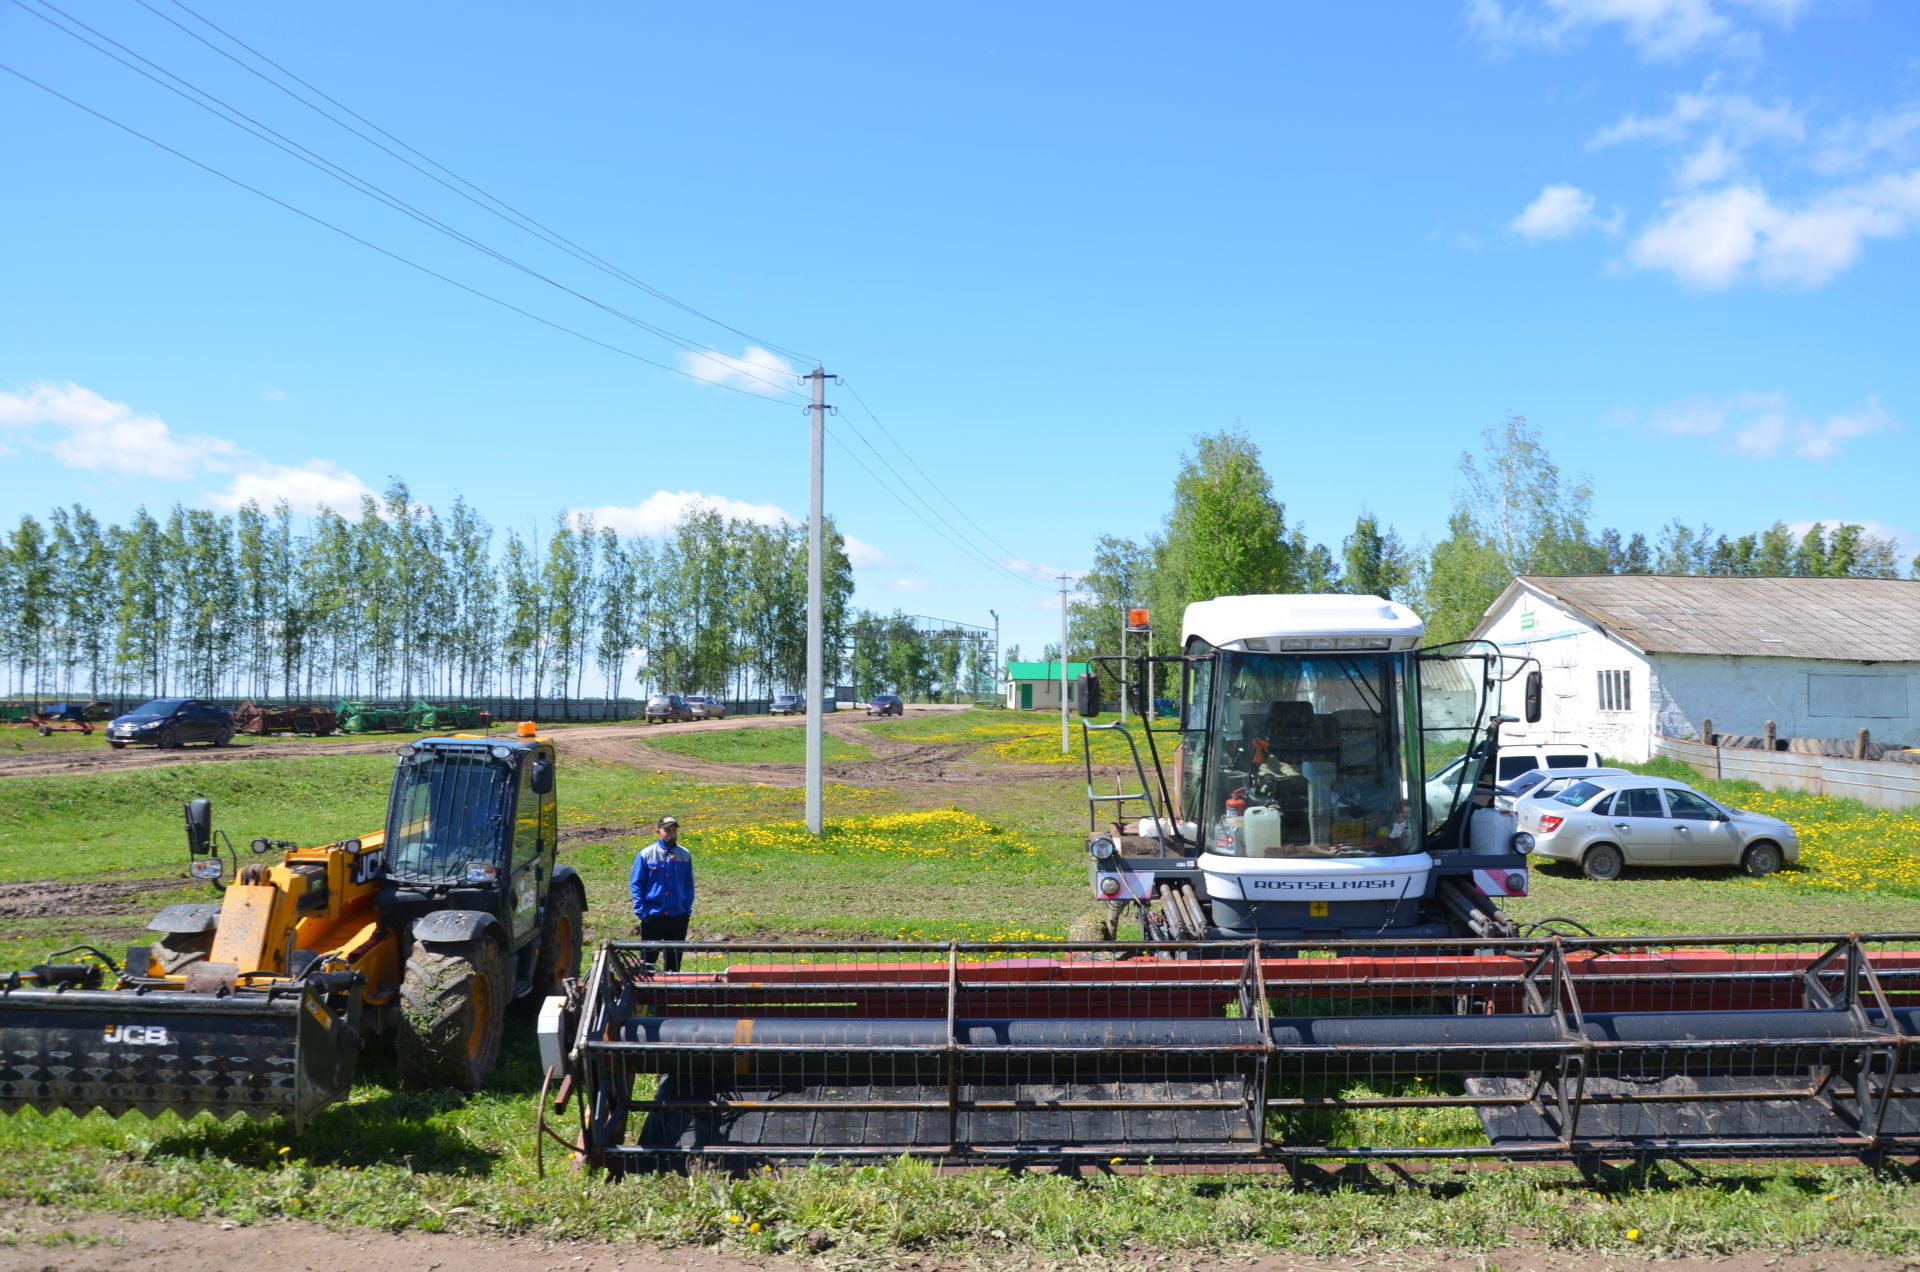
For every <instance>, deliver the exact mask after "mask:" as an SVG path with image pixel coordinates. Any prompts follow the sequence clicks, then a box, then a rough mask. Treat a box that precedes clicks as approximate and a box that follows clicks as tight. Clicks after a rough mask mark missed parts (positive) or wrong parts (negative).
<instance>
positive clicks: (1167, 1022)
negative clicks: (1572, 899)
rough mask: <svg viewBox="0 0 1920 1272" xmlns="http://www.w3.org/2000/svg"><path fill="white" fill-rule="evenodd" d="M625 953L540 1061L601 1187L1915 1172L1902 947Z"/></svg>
mask: <svg viewBox="0 0 1920 1272" xmlns="http://www.w3.org/2000/svg"><path fill="white" fill-rule="evenodd" d="M643 948H644V947H643V946H641V945H640V944H638V943H626V942H611V943H608V944H607V945H604V946H602V947H601V949H600V951H599V953H598V955H597V957H596V958H595V960H594V965H593V968H592V970H591V972H590V973H589V976H588V978H587V982H586V985H585V989H584V993H583V996H582V998H581V999H580V1001H579V1011H578V1015H577V1020H578V1028H577V1031H576V1032H575V1034H574V1036H573V1039H572V1040H571V1043H570V1051H569V1054H568V1057H567V1063H568V1070H569V1074H570V1075H571V1076H572V1078H573V1079H574V1084H575V1086H574V1089H575V1090H577V1091H578V1093H579V1095H580V1097H581V1098H582V1099H583V1100H584V1105H583V1108H582V1111H581V1116H582V1118H583V1121H584V1124H585V1126H584V1139H583V1141H582V1144H583V1147H584V1150H585V1156H586V1157H587V1159H588V1160H589V1161H590V1162H592V1163H593V1164H596V1165H600V1166H603V1167H607V1168H610V1169H615V1170H622V1169H661V1168H680V1167H683V1166H685V1165H686V1164H688V1163H689V1162H691V1161H693V1160H696V1159H709V1160H714V1161H718V1162H722V1163H726V1164H728V1165H732V1166H746V1165H751V1164H757V1163H760V1162H763V1161H775V1160H795V1159H807V1158H814V1157H823V1158H830V1159H848V1160H859V1159H871V1158H874V1157H881V1156H897V1155H900V1154H911V1155H916V1156H924V1157H932V1158H939V1159H944V1160H950V1161H955V1162H973V1163H996V1164H1002V1165H1010V1164H1018V1163H1054V1164H1071V1163H1075V1162H1079V1163H1082V1164H1087V1163H1106V1162H1110V1161H1111V1160H1112V1159H1115V1158H1124V1159H1126V1160H1128V1161H1135V1162H1140V1161H1147V1160H1152V1161H1153V1162H1155V1163H1158V1164H1173V1163H1182V1162H1185V1163H1196V1164H1199V1163H1212V1164H1214V1165H1216V1166H1219V1165H1229V1164H1232V1163H1236V1162H1237V1163H1244V1164H1251V1163H1257V1162H1262V1161H1266V1162H1277V1161H1286V1160H1297V1159H1302V1158H1367V1157H1497V1158H1518V1157H1530V1158H1562V1159H1567V1158H1581V1157H1595V1156H1647V1155H1672V1154H1688V1153H1727V1152H1739V1153H1742V1154H1744V1155H1753V1156H1761V1155H1821V1156H1824V1155H1829V1154H1862V1155H1865V1154H1875V1153H1884V1152H1888V1151H1906V1152H1910V1151H1914V1150H1916V1149H1920V936H1914V935H1904V936H1899V937H1873V938H1856V937H1833V936H1820V937H1765V938H1743V937H1714V938H1702V939H1700V940H1697V941H1684V942H1675V941H1669V940H1662V941H1652V940H1644V939H1636V940H1619V939H1613V940H1606V941H1598V940H1563V939H1554V940H1551V941H1548V942H1546V943H1544V944H1543V943H1542V942H1540V941H1538V940H1535V941H1489V940H1475V941H1471V942H1467V941H1457V940H1432V941H1409V942H1405V943H1402V944H1396V946H1395V947H1394V948H1392V949H1390V950H1382V949H1381V948H1380V947H1378V946H1366V945H1362V944H1360V943H1357V942H1344V943H1341V942H1336V943H1329V944H1328V945H1326V946H1317V947H1314V948H1313V949H1311V950H1306V949H1301V948H1299V947H1289V948H1286V949H1281V948H1277V947H1273V946H1265V945H1260V944H1256V943H1245V942H1239V943H1234V942H1208V943H1196V944H1193V945H1190V946H1187V947H1184V948H1182V949H1180V950H1178V951H1176V953H1177V954H1178V955H1179V956H1178V957H1167V956H1164V955H1165V954H1166V951H1165V950H1164V949H1161V950H1158V951H1155V950H1148V949H1146V948H1144V947H1139V946H1131V947H1129V946H1111V945H1098V946H1096V945H1084V946H1083V945H1060V944H1049V945H1045V946H1034V945H994V944H971V943H956V944H952V945H945V946H939V945H910V944H902V945H893V946H878V945H833V946H829V945H729V946H720V945H701V944H687V945H684V946H682V947H681V948H682V949H683V950H684V952H685V955H686V966H687V968H688V970H686V971H683V972H680V973H675V974H671V975H658V974H654V973H652V972H651V971H650V970H649V968H648V965H647V964H645V963H643V961H642V958H643V953H642V951H643ZM1156 952H1157V953H1159V954H1160V955H1162V956H1160V957H1156V956H1155V954H1156ZM1041 954H1044V957H1034V956H1035V955H1041ZM729 959H732V960H741V961H733V962H728V961H726V960H729ZM748 959H751V960H753V961H750V962H749V961H744V960H748ZM1416 1132H1418V1133H1416Z"/></svg>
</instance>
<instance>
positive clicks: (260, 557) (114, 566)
mask: <svg viewBox="0 0 1920 1272" xmlns="http://www.w3.org/2000/svg"><path fill="white" fill-rule="evenodd" d="M825 538H826V543H827V551H826V561H825V575H826V596H825V601H826V625H825V626H826V647H827V651H828V668H827V670H828V675H829V677H830V678H831V677H835V676H837V675H839V674H840V673H841V672H842V671H843V670H844V669H845V667H846V664H847V663H848V661H849V655H848V654H847V652H846V646H847V637H848V633H849V631H850V627H851V625H853V624H854V623H855V622H856V621H858V622H859V623H860V624H862V625H863V630H869V631H872V632H877V633H879V635H878V636H876V638H875V639H874V640H871V641H869V642H868V643H869V646H870V647H871V649H872V650H876V651H879V652H878V653H877V654H875V655H873V656H877V657H881V658H882V660H883V661H884V657H885V653H886V649H887V640H886V639H884V633H885V630H886V624H887V621H888V620H886V619H883V618H881V617H880V616H877V615H867V614H854V613H850V611H849V604H850V601H851V598H852V594H853V572H852V566H851V563H850V562H849V560H848V558H847V553H846V545H845V540H844V539H843V537H842V536H841V535H840V534H839V532H838V531H837V530H835V529H834V527H833V525H832V522H831V521H829V522H828V523H827V525H826V534H825ZM806 595H807V533H806V527H805V526H796V525H791V524H784V523H783V524H778V525H771V526H769V525H762V524H759V523H756V522H750V521H743V520H738V519H734V518H730V517H725V516H722V515H721V514H720V513H718V512H716V511H714V510H712V509H710V508H704V507H695V508H692V509H690V510H689V511H688V512H687V513H686V515H685V516H684V517H683V518H682V519H681V520H680V522H679V523H678V524H677V525H676V526H675V527H674V528H673V530H672V532H671V533H670V534H668V535H667V536H665V537H664V538H663V539H661V540H660V541H658V542H655V541H651V540H648V539H643V538H631V537H625V536H622V535H619V534H617V533H615V532H614V531H613V530H612V529H611V528H610V527H606V526H596V525H595V524H594V522H593V520H592V518H591V517H588V516H585V515H581V514H568V513H562V514H559V515H557V516H555V517H554V518H553V519H552V521H551V523H550V524H549V526H548V527H546V528H545V529H544V530H532V531H529V532H528V533H525V534H523V533H521V532H520V531H519V530H517V529H512V528H509V529H506V530H504V532H496V530H495V528H494V527H493V526H492V525H491V524H490V523H489V522H488V521H487V519H486V518H485V517H483V516H482V515H481V514H480V513H479V512H478V511H477V510H476V509H474V508H473V507H471V506H470V505H468V504H467V503H466V502H465V501H464V500H455V501H454V503H453V504H452V506H451V507H450V508H448V509H447V510H446V511H445V512H444V513H442V512H439V511H437V510H435V509H433V508H430V507H426V506H424V505H422V504H420V503H419V502H417V501H416V500H415V499H414V497H413V495H412V492H411V491H410V490H409V489H408V487H407V485H406V483H405V482H403V481H399V480H395V481H393V482H392V483H391V484H390V485H389V486H388V487H387V489H386V491H385V492H384V493H383V495H382V496H381V497H379V498H377V499H376V498H373V497H371V496H369V497H367V498H365V499H363V500H362V501H361V505H360V507H359V509H358V515H357V516H351V517H350V516H346V515H343V514H342V513H340V512H337V511H334V510H332V509H329V508H322V509H321V510H320V511H319V512H318V513H317V514H315V515H314V516H312V517H310V518H307V517H299V516H296V515H295V514H294V513H293V512H292V510H291V509H289V508H288V507H287V506H286V505H285V504H281V505H280V506H278V507H276V508H274V509H272V510H271V511H267V510H263V509H262V508H260V507H259V506H258V505H256V504H254V503H247V504H245V505H243V506H242V507H241V508H240V509H239V510H238V511H237V512H235V513H233V514H231V515H228V514H222V513H216V512H213V511H209V510H206V509H201V508H184V507H179V506H176V507H174V508H172V509H171V510H170V511H169V512H167V513H166V514H165V515H164V517H156V516H154V515H152V514H150V513H149V512H148V511H147V510H146V509H145V508H141V509H138V510H136V511H135V512H134V514H133V516H132V517H131V518H130V519H129V520H128V521H127V522H126V524H124V525H108V524H104V523H102V521H101V520H100V519H99V518H98V517H96V516H95V515H94V514H93V513H92V512H90V511H88V510H87V509H86V508H84V507H81V506H78V505H75V506H73V507H68V508H56V509H54V510H53V511H52V512H51V513H50V514H49V515H48V516H47V517H46V518H45V520H44V521H42V520H40V519H38V518H35V517H33V516H31V515H27V516H23V517H22V518H21V519H20V522H19V524H18V525H17V526H15V527H13V528H12V529H11V530H10V531H9V532H8V533H7V534H6V537H5V540H4V543H0V613H5V614H6V615H7V616H8V621H7V622H5V623H4V624H0V669H3V671H0V674H4V677H5V683H6V689H7V691H8V692H9V693H29V694H34V695H37V696H45V695H48V694H52V693H72V694H80V693H85V694H88V695H91V696H95V697H105V696H109V695H111V696H114V697H125V696H132V695H136V694H152V695H156V696H161V695H222V696H233V697H275V696H278V697H295V698H309V699H315V700H323V699H337V698H357V697H376V698H379V697H401V698H411V697H417V696H425V697H445V698H461V697H469V696H473V697H478V696H482V695H489V694H504V695H510V696H513V697H519V698H530V699H533V700H534V701H535V703H536V707H537V704H538V702H539V701H540V700H541V699H543V698H545V699H549V700H552V699H560V698H569V697H579V696H582V695H583V693H584V692H585V690H586V685H587V679H588V676H589V674H590V673H593V674H595V675H596V677H597V684H598V686H599V687H601V688H603V689H604V691H605V693H606V695H607V696H609V697H616V698H617V697H620V696H621V695H622V694H623V693H625V692H633V693H644V692H648V691H651V690H653V689H656V688H664V689H670V690H673V691H676V692H687V693H692V692H707V693H721V694H726V695H728V696H732V697H750V696H763V695H765V694H769V693H773V692H776V691H779V690H783V689H786V688H789V687H792V688H798V687H800V686H801V684H802V682H803V679H804V676H805V671H806ZM948 679H949V680H951V679H952V677H951V676H949V677H948Z"/></svg>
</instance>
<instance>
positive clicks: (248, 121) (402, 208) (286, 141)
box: [12, 0, 798, 396]
mask: <svg viewBox="0 0 1920 1272" xmlns="http://www.w3.org/2000/svg"><path fill="white" fill-rule="evenodd" d="M12 3H13V5H14V6H15V7H16V8H19V9H21V10H23V11H24V12H26V13H30V14H32V15H33V16H34V17H36V18H39V19H40V20H41V21H42V22H45V23H47V24H48V25H49V26H51V27H53V28H54V29H55V30H56V31H59V32H61V33H62V34H64V35H66V36H68V37H70V38H72V39H74V40H77V41H79V42H80V43H82V44H85V45H86V46H87V47H88V48H91V49H93V50H94V51H95V52H97V53H99V54H100V55H101V56H103V57H107V58H111V59H112V60H113V61H115V62H118V63H119V64H120V65H122V66H124V67H126V68H127V69H128V70H131V71H133V72H134V73H135V74H137V75H141V76H143V77H145V78H146V79H148V80H151V81H152V82H153V83H155V84H158V85H159V86H160V87H161V88H164V89H166V90H167V91H168V92H170V93H172V94H174V95H175V96H177V97H179V98H181V99H182V100H184V101H187V102H191V103H192V104H193V105H195V106H198V107H199V108H200V109H202V110H204V111H206V112H207V113H208V114H211V115H213V116H214V117H215V118H216V119H219V120H221V121H222V122H224V123H227V124H231V125H232V126H233V127H235V128H238V129H240V130H241V131H242V132H246V133H248V134H249V135H250V136H253V137H256V138H258V139H259V140H261V141H265V142H266V143H267V144H268V145H270V146H273V147H275V148H276V149H278V150H280V151H282V152H284V153H286V154H288V155H290V156H292V157H293V158H295V159H298V160H299V161H300V162H302V163H304V164H306V165H307V166H308V167H311V168H314V169H316V170H317V171H319V172H322V173H324V174H325V175H327V176H329V177H332V178H333V179H334V180H336V181H338V182H340V183H341V184H342V185H345V186H347V188H349V189H351V190H353V191H355V192H356V193H359V194H363V195H366V196H367V197H368V198H370V199H373V200H374V201H375V202H377V203H380V204H383V205H384V206H386V207H388V208H391V209H392V210H394V211H396V212H399V213H401V214H402V215H404V216H408V217H410V218H412V219H413V220H415V221H417V222H419V223H420V224H422V225H425V226H427V227H428V228H430V229H433V230H435V231H437V232H438V233H441V234H444V235H446V236H447V237H448V238H451V239H453V240H454V241H455V242H458V243H461V244H463V245H464V246H466V247H470V248H472V249H473V250H474V251H476V252H479V253H481V254H482V255H484V256H488V257H491V258H493V259H494V260H496V261H498V262H500V263H501V264H503V265H506V266H507V267H509V268H510V269H515V270H518V271H519V272H521V273H523V274H525V275H527V276H528V277H530V278H534V279H537V280H539V281H540V282H543V283H546V284H548V285H549V286H551V287H554V288H556V289H558V290H560V291H562V292H565V293H566V294H568V295H570V296H573V297H575V298H576V299H578V300H582V301H584V302H586V303H587V304H589V305H592V306H593V307H594V308H596V309H599V310H601V311H602V312H604V313H607V314H609V315H611V316H613V317H615V318H619V319H621V320H622V321H624V322H627V323H630V324H632V325H633V326H635V327H638V328H640V329H641V330H643V331H646V332H648V333H650V334H652V335H656V336H659V337H660V338H661V339H663V340H666V341H667V342H669V343H671V344H674V345H677V346H679V347H680V348H681V349H682V350H684V351H685V352H687V353H689V354H691V355H693V356H694V357H697V358H702V359H704V360H706V361H708V362H711V363H713V364H714V365H716V366H718V367H721V368H723V369H724V370H725V371H727V372H728V373H730V374H734V375H739V376H741V377H743V378H746V379H750V380H757V381H759V382H760V383H761V384H764V385H766V386H767V387H769V388H773V389H778V390H780V391H782V392H785V393H792V394H795V395H796V396H798V390H797V389H795V388H792V387H789V386H787V385H784V384H781V383H779V382H778V381H776V380H770V379H768V378H767V377H765V376H762V375H758V374H756V373H755V372H754V370H752V369H750V364H749V366H748V367H743V366H742V365H741V363H742V361H743V360H742V359H737V358H734V357H732V356H731V355H728V354H724V353H721V352H720V351H719V350H715V349H712V348H711V347H710V346H702V345H698V344H696V343H695V342H693V341H690V340H688V339H686V338H685V337H682V336H680V335H677V334H676V333H674V332H671V331H669V330H667V329H666V328H664V327H661V326H658V325H657V324H655V323H651V322H648V321H646V320H645V319H641V318H636V317H634V316H633V315H631V314H628V313H625V312H624V311H622V310H619V309H616V308H614V307H613V306H611V305H607V304H605V303H603V302H601V301H598V300H596V299H594V298H593V297H591V296H588V295H586V294H585V293H583V292H580V291H577V290H575V289H574V288H572V287H569V286H567V285H566V284H565V283H562V282H560V281H558V280H556V279H554V278H550V277H548V276H547V275H546V274H543V273H541V272H540V271H539V270H536V269H533V268H532V267H530V266H528V265H525V264H523V263H522V262H520V261H517V260H515V259H513V258H512V257H509V256H507V255H506V254H505V253H503V252H500V251H498V250H496V249H494V248H492V247H489V246H488V245H486V244H485V243H482V242H480V241H479V240H478V239H475V238H473V237H472V236H470V235H468V234H465V233H463V232H462V231H460V230H458V229H455V228H454V227H453V226H450V225H448V224H447V223H445V222H444V221H441V220H440V219H439V218H437V217H435V216H433V215H431V214H430V213H427V212H424V211H422V210H421V209H419V208H416V207H415V206H413V205H412V204H410V203H408V202H406V201H405V200H404V199H401V198H399V197H398V196H397V195H394V194H391V193H390V192H388V191H386V190H384V189H382V188H381V187H379V186H377V185H375V184H374V183H373V182H371V181H368V180H367V179H365V178H363V177H361V176H359V175H357V174H355V173H353V172H352V171H350V170H348V169H346V168H344V167H342V166H341V165H339V164H336V163H334V162H333V161H332V160H329V159H327V158H326V157H324V156H322V155H320V154H318V153H316V152H315V151H313V150H311V149H309V148H308V147H306V146H304V145H302V144H301V143H300V142H298V141H295V140H293V139H292V138H291V137H287V136H286V135H284V134H282V133H280V132H278V131H276V130H274V129H273V128H271V127H269V126H267V125H266V124H263V123H261V122H260V121H259V120H257V119H255V118H253V117H252V116H251V115H248V114H247V113H246V112H244V111H242V110H240V109H239V108H237V107H235V106H233V105H231V104H229V103H228V102H226V101H224V100H223V99H221V98H220V97H218V96H217V95H215V94H213V93H209V92H207V91H206V90H205V89H202V88H201V87H199V86H198V85H197V84H194V83H193V82H192V81H190V80H187V79H185V78H184V77H182V76H179V75H176V74H174V73H173V72H172V71H169V70H168V69H167V68H166V67H164V66H161V65H160V64H159V63H157V62H155V61H153V60H152V59H151V58H148V57H145V56H144V55H142V54H140V53H139V52H137V51H135V50H133V49H130V48H128V47H127V46H126V45H125V44H122V43H121V42H120V41H118V40H116V39H114V38H113V37H112V36H110V35H107V34H106V33H104V32H102V31H100V30H98V29H96V28H94V27H92V26H89V25H87V23H85V22H83V21H81V20H80V19H78V18H76V17H74V16H73V15H72V14H69V13H67V12H66V11H65V10H63V9H61V8H60V7H59V6H57V5H55V4H53V3H52V2H51V0H38V3H39V4H40V5H41V6H42V7H44V8H47V9H50V10H52V11H53V12H54V13H57V14H59V15H60V16H61V17H62V18H64V19H65V20H66V21H68V22H71V23H73V24H74V25H75V26H77V27H80V28H82V29H84V30H86V31H89V32H92V33H93V34H94V35H96V36H99V38H100V39H102V40H105V41H106V42H107V43H108V44H111V45H113V46H114V47H115V48H118V49H120V50H122V51H123V52H125V53H127V54H128V55H129V56H131V57H134V58H137V59H138V60H140V61H141V62H144V63H146V64H147V65H148V66H151V67H153V68H154V70H156V71H158V72H160V74H161V75H165V76H166V77H167V78H168V79H171V80H174V81H176V82H177V83H179V84H181V85H183V86H184V87H185V89H186V90H187V91H186V92H183V91H181V89H179V88H175V87H174V86H173V85H172V84H168V83H166V82H165V81H163V80H161V79H159V78H157V77H156V76H155V75H153V74H152V73H150V72H148V71H146V70H143V69H141V68H140V67H138V66H135V65H134V64H133V63H132V62H129V61H127V60H126V58H123V57H121V56H119V55H118V54H116V53H114V52H112V51H111V50H109V49H105V48H102V47H101V46H100V45H98V44H95V43H94V42H93V41H92V40H89V39H87V38H86V36H83V35H81V34H79V33H78V32H76V31H72V30H69V29H68V28H66V27H64V26H62V25H60V23H59V22H57V21H55V20H54V19H52V18H49V17H47V16H46V15H45V14H43V13H40V12H38V11H37V10H34V9H31V8H28V7H27V5H26V4H25V3H24V2H23V0H12ZM162 16H164V15H162ZM169 20H170V19H169ZM176 25H177V24H176ZM189 34H192V33H191V32H189ZM196 38H197V37H196ZM249 69H250V68H249ZM269 82H271V81H269ZM189 93H192V94H197V95H198V97H203V98H205V99H206V101H200V100H197V99H196V97H194V96H189ZM209 102H211V103H213V104H212V105H209V104H208V103H209ZM223 111H224V112H226V113H224V114H223V113H222V112H223ZM234 116H237V117H238V118H237V119H236V118H233V117H234ZM242 120H244V121H245V122H244V123H242V122H240V121H242ZM442 184H444V182H443V183H442ZM691 378H693V379H696V380H700V381H701V382H702V383H707V384H714V383H719V381H716V380H712V379H709V378H707V377H705V376H698V375H695V376H692V377H691ZM723 387H731V386H723Z"/></svg>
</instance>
